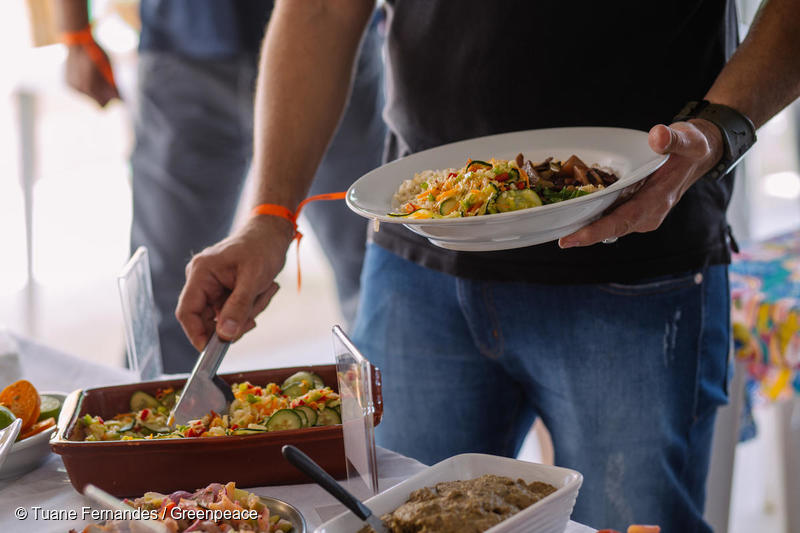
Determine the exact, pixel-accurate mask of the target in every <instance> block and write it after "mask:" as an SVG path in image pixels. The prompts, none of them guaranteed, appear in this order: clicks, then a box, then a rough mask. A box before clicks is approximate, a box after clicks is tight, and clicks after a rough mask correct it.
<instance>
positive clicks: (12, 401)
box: [0, 380, 67, 479]
mask: <svg viewBox="0 0 800 533" xmlns="http://www.w3.org/2000/svg"><path fill="white" fill-rule="evenodd" d="M66 396H67V395H66V394H65V393H63V392H50V391H48V392H41V393H40V392H39V391H37V390H36V388H35V387H34V386H33V385H32V384H31V383H30V382H28V381H26V380H20V381H17V382H15V383H12V384H10V385H8V386H6V387H5V388H4V389H3V390H2V391H0V429H2V428H4V427H6V426H8V425H10V424H11V422H12V421H13V420H14V419H15V418H20V419H22V428H21V429H20V432H19V435H18V436H17V440H16V442H15V443H14V444H13V445H12V447H11V450H10V451H9V452H8V456H7V457H6V460H5V461H4V462H3V463H2V466H0V479H6V478H11V477H16V476H20V475H22V474H25V473H27V472H30V471H31V470H33V469H35V468H38V467H39V466H40V465H41V464H42V463H44V462H45V461H46V460H47V458H48V456H49V455H50V437H52V435H53V433H55V431H56V419H57V418H58V416H59V412H60V411H61V406H62V405H63V403H64V399H65V398H66Z"/></svg>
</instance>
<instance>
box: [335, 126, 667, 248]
mask: <svg viewBox="0 0 800 533" xmlns="http://www.w3.org/2000/svg"><path fill="white" fill-rule="evenodd" d="M520 152H521V153H522V154H524V155H525V158H526V159H530V160H531V161H543V160H544V159H545V158H547V157H549V156H553V157H555V158H556V159H561V160H566V159H567V158H569V156H571V155H572V154H575V155H577V156H578V157H580V158H581V159H582V160H583V161H584V162H585V163H586V164H587V165H589V166H594V165H597V166H599V167H602V168H606V167H608V168H610V169H612V170H614V171H615V172H616V173H617V175H618V176H620V179H619V181H617V182H616V183H614V184H613V185H611V186H610V187H607V188H605V189H603V190H601V191H597V192H594V193H592V194H588V195H586V196H581V197H579V198H574V199H572V200H567V201H565V202H559V203H555V204H549V205H544V206H541V207H534V208H531V209H522V210H519V211H512V212H509V213H497V214H494V215H486V216H475V217H464V218H455V219H427V220H425V219H419V220H409V219H405V218H397V217H390V216H388V213H389V212H391V211H393V210H394V208H393V206H392V197H393V196H394V193H395V192H396V191H397V189H398V188H399V187H400V184H401V183H403V181H405V180H407V179H411V178H413V177H414V174H415V173H416V172H420V171H423V170H427V169H445V168H461V167H463V166H464V164H465V163H466V161H467V159H468V158H472V159H482V160H488V159H490V158H492V157H494V158H495V159H513V158H515V157H516V156H517V154H518V153H520ZM666 160H667V156H666V155H659V154H656V153H654V152H653V151H652V150H651V149H650V146H649V145H648V144H647V132H644V131H637V130H628V129H622V128H553V129H543V130H528V131H520V132H514V133H503V134H500V135H490V136H488V137H479V138H476V139H470V140H467V141H460V142H456V143H452V144H446V145H443V146H439V147H437V148H432V149H430V150H425V151H423V152H418V153H416V154H412V155H410V156H408V157H404V158H402V159H398V160H397V161H393V162H391V163H388V164H386V165H383V166H382V167H379V168H377V169H375V170H373V171H371V172H369V173H367V174H365V175H364V176H362V177H361V178H360V179H359V180H358V181H356V182H355V183H354V184H353V185H352V186H351V187H350V189H349V190H348V191H347V205H348V206H349V207H350V209H352V210H353V211H355V212H356V213H358V214H359V215H361V216H364V217H366V218H369V219H373V220H379V221H380V222H381V223H389V224H404V225H405V226H406V227H407V228H408V229H410V230H411V231H413V232H415V233H418V234H420V235H422V236H423V237H427V238H428V240H430V242H432V243H433V244H435V245H436V246H440V247H442V248H447V249H450V250H460V251H466V252H470V251H489V250H506V249H510V248H522V247H525V246H531V245H534V244H540V243H543V242H548V241H553V240H556V239H559V238H560V237H563V236H565V235H569V234H570V233H572V232H574V231H576V230H577V229H579V228H581V227H583V226H585V225H587V224H589V223H590V222H592V221H594V220H595V219H597V218H598V217H599V216H600V215H601V214H602V212H603V211H604V210H605V209H607V208H608V207H609V206H610V205H611V204H612V203H613V202H614V201H615V200H616V199H617V197H619V195H620V193H621V192H622V190H623V189H624V188H626V187H629V186H630V185H633V184H634V183H636V182H638V181H640V180H641V179H643V178H645V177H647V176H649V175H650V174H652V173H653V172H654V171H655V170H656V169H657V168H658V167H660V166H661V165H663V164H664V162H665V161H666Z"/></svg>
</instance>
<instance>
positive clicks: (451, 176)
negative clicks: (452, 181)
mask: <svg viewBox="0 0 800 533" xmlns="http://www.w3.org/2000/svg"><path fill="white" fill-rule="evenodd" d="M456 176H458V174H456V173H455V172H451V173H450V174H448V175H447V177H448V178H455V177H456Z"/></svg>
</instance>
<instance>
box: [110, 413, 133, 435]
mask: <svg viewBox="0 0 800 533" xmlns="http://www.w3.org/2000/svg"><path fill="white" fill-rule="evenodd" d="M135 425H136V419H135V418H134V417H132V416H125V417H120V418H115V419H113V420H106V427H108V428H109V429H113V430H114V431H116V432H117V433H125V432H126V431H130V430H132V429H133V426H135ZM115 426H116V427H115Z"/></svg>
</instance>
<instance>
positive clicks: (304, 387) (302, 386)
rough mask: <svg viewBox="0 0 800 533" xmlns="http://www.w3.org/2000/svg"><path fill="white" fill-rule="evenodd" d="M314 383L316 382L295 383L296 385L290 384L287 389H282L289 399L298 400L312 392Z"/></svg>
mask: <svg viewBox="0 0 800 533" xmlns="http://www.w3.org/2000/svg"><path fill="white" fill-rule="evenodd" d="M313 383H314V382H313V381H311V380H308V381H295V382H294V383H290V384H288V385H287V386H286V387H281V389H283V393H284V394H285V395H286V396H288V397H289V398H297V397H298V396H302V395H303V394H305V393H307V392H308V391H309V390H311V386H312V385H313Z"/></svg>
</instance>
